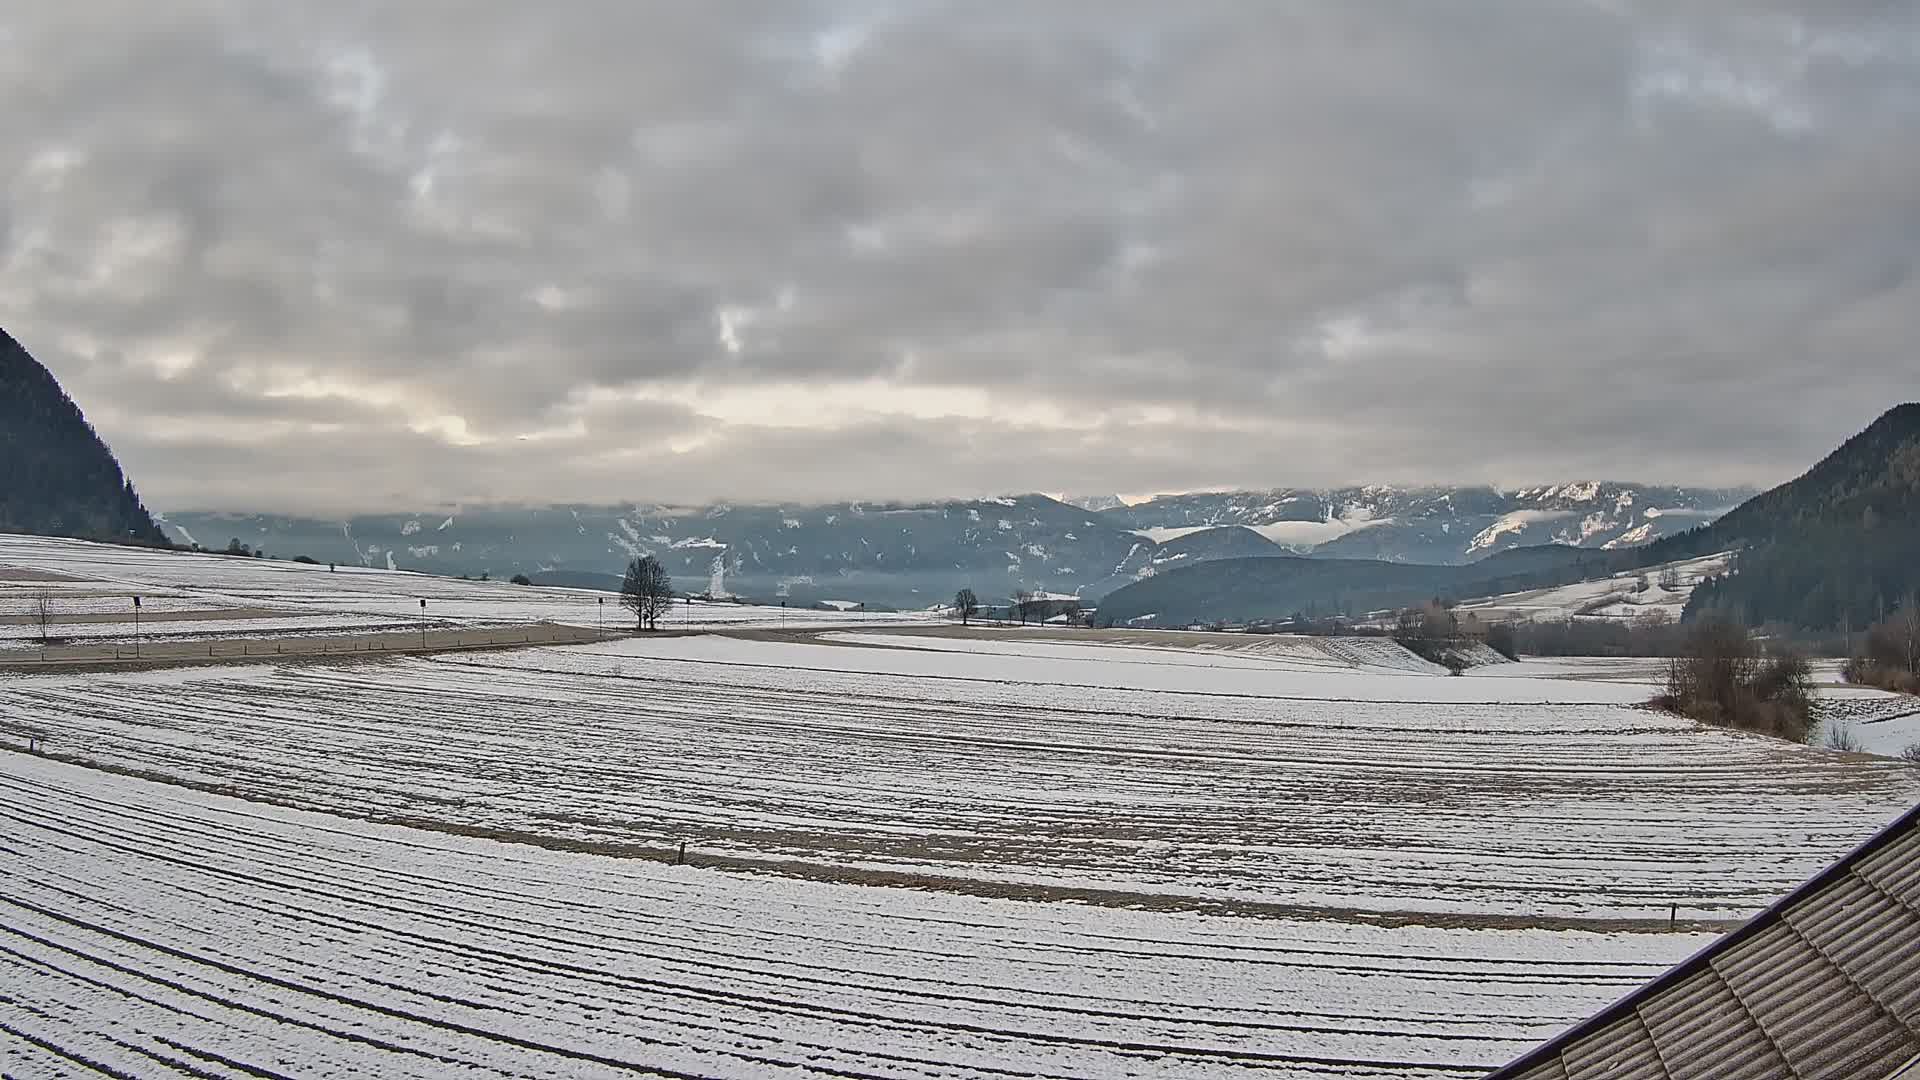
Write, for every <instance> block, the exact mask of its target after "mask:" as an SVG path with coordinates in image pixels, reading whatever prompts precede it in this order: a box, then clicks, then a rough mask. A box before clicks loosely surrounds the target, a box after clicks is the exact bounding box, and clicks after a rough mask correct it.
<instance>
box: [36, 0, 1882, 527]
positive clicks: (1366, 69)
mask: <svg viewBox="0 0 1920 1080" xmlns="http://www.w3.org/2000/svg"><path fill="white" fill-rule="evenodd" d="M0 101H4V102H5V103H6V104H5V105H4V106H0V146H4V147H6V150H4V151H0V323H4V325H6V326H7V328H8V329H9V330H10V331H12V332H13V333H14V334H15V336H17V337H19V338H20V339H21V340H22V341H23V342H25V343H26V344H27V345H28V347H29V348H30V349H32V350H33V351H34V353H35V354H36V355H37V356H39V357H40V358H41V359H42V360H44V361H45V362H47V363H48V364H49V366H50V367H52V368H53V369H54V371H55V373H56V374H57V375H59V376H60V377H61V379H62V380H63V382H65V383H66V384H67V385H68V386H69V387H70V389H71V390H72V391H73V392H74V393H75V395H76V396H77V397H78V398H79V399H80V401H81V403H82V405H83V407H85V408H86V409H87V410H88V411H89V414H90V416H92V417H93V418H94V419H95V420H96V423H97V425H98V426H99V427H100V428H101V430H102V431H103V432H104V433H105V434H106V435H107V436H108V438H109V440H110V441H111V442H112V443H113V444H114V445H115V447H116V449H117V450H119V451H120V452H121V454H122V455H123V457H124V458H125V459H126V462H127V464H128V466H129V468H130V469H131V470H132V471H133V473H134V475H135V477H136V478H137V480H138V481H139V483H140V484H141V485H142V487H143V489H144V490H145V491H146V492H147V494H148V497H149V500H150V501H151V502H153V503H155V504H156V505H159V506H162V507H175V508H186V507H215V506H218V507H249V508H278V509H288V510H299V509H317V508H342V507H347V506H354V505H358V506H365V507H367V508H373V507H376V506H379V505H391V504H426V503H443V502H450V501H456V500H476V499H546V498H555V499H595V498H599V499H607V500H613V499H622V498H641V499H668V500H674V501H689V500H698V499H704V498H721V497H727V498H755V497H775V498H789V499H804V498H815V497H834V496H857V497H881V496H890V495H935V494H968V493H980V492H993V491H1000V490H1004V489H1007V488H1041V489H1046V490H1055V489H1060V490H1081V491H1085V490H1119V491H1128V492H1134V491H1143V490H1157V489H1167V488H1186V487H1198V486H1219V485H1261V486H1267V485H1280V484H1317V483H1337V482H1354V481H1374V480H1383V481H1417V480H1433V481H1455V480H1458V481H1473V480H1491V481H1496V482H1510V483H1511V482H1522V481H1529V480H1546V479H1560V478H1569V477H1586V476H1608V477H1624V478H1639V479H1649V480H1672V481H1678V482H1703V483H1705V482H1710V483H1725V482H1743V481H1744V482H1757V483H1766V482H1773V481H1777V480H1780V479H1783V478H1785V477H1786V476H1788V475H1791V474H1793V473H1794V472H1796V471H1797V470H1798V469H1799V468H1801V467H1803V466H1804V465H1805V464H1807V463H1808V462H1809V461H1810V460H1811V459H1812V458H1813V457H1815V456H1817V455H1818V454H1819V453H1821V452H1822V451H1824V450H1825V449H1827V448H1829V447H1830V446H1831V445H1833V444H1834V443H1835V442H1837V441H1838V440H1839V439H1840V438H1842V437H1844V436H1845V435H1846V434H1848V433H1850V432H1851V431H1853V430H1855V429H1857V428H1858V427H1860V426H1862V425H1863V424H1864V423H1865V422H1866V421H1868V420H1869V419H1871V418H1872V417H1873V416H1874V415H1875V414H1877V412H1878V411H1879V410H1880V409H1882V408H1884V407H1885V406H1887V405H1888V404H1891V403H1892V402H1894V401H1896V400H1899V399H1900V398H1902V397H1908V396H1911V395H1912V393H1913V370H1914V367H1913V364H1914V362H1913V359H1912V350H1913V342H1914V341H1915V340H1916V337H1917V336H1920V335H1917V334H1916V331H1920V315H1916V314H1915V313H1916V312H1920V284H1916V274H1915V266H1914V255H1913V254H1912V253H1913V252H1914V251H1915V250H1916V241H1920V185H1916V184H1914V183H1913V178H1914V177H1915V176H1920V136H1916V134H1915V132H1920V13H1916V10H1915V9H1914V8H1912V6H1911V5H1885V4H1876V3H1865V2H1862V3H1822V4H1813V3H1806V4H1794V3H1788V2H1786V0H1769V2H1766V3H1758V4H1756V3H1741V4H1710V3H1702V4H1696V5H1679V6H1676V5H1671V4H1658V5H1656V4H1651V3H1638V2H1629V0H1614V2H1611V3H1602V2H1599V0H1559V2H1547V3H1542V2H1538V0H1528V2H1520V0H1510V2H1488V3H1484V4H1480V5H1475V6H1473V7H1471V8H1463V7H1461V6H1459V5H1449V6H1444V7H1441V6H1435V5H1427V4H1415V3H1405V4H1400V3H1383V4H1365V5H1359V4H1341V3H1327V4H1324V5H1317V6H1313V7H1303V6H1300V5H1246V4H1238V3H1228V2H1225V0H1200V2H1197V3H1193V4H1184V5H1172V6H1170V5H1165V4H1160V3H1149V2H1146V0H1100V2H1095V0H1053V2H1046V3H1039V4H1026V5H1018V6H1005V7H987V8H982V7H980V6H979V5H970V4H959V3H939V2H931V0H918V2H913V3H884V4H883V3H878V2H877V0H876V2H858V0H819V2H810V3H803V2H790V0H779V2H775V0H763V2H746V0H743V2H740V3H728V4H680V3H667V2H664V0H663V2H658V3H633V2H627V0H619V2H615V0H605V2H589V0H580V2H576V3H570V4H567V5H564V6H561V7H559V8H540V7H538V6H528V5H519V4H508V3H504V2H501V3H485V2H482V3H458V4H452V3H446V4H442V3H429V2H422V3H408V4H320V3H305V2H300V3H296V2H291V0H287V2H281V3H242V2H239V0H193V2H189V3H180V4H171V5H153V4H136V3H109V2H106V0H80V2H77V3H72V4H64V5H31V6H29V9H28V10H14V11H11V12H9V13H7V14H4V15H0ZM237 447H244V452H243V453H241V452H236V448H237Z"/></svg>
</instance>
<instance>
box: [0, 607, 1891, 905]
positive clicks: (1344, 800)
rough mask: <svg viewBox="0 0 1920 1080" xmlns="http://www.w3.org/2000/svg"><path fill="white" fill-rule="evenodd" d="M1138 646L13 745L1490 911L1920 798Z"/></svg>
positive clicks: (53, 708)
mask: <svg viewBox="0 0 1920 1080" xmlns="http://www.w3.org/2000/svg"><path fill="white" fill-rule="evenodd" d="M930 640H932V641H933V642H934V643H935V644H937V643H938V639H930ZM914 641H915V644H925V642H924V641H923V640H921V639H917V638H916V639H914ZM1388 644H1391V643H1388ZM1112 652H1113V653H1114V655H1111V656H1102V655H1100V650H1098V649H1097V648H1094V647H1083V648H1077V649H1076V647H1074V646H1065V647H1061V646H1057V645H1054V644H1051V643H1037V644H1034V645H1033V647H1031V648H1024V647H1023V648H1020V649H1016V650H1015V651H1013V652H1010V653H1001V652H996V651H987V652H979V651H971V652H959V651H945V650H940V649H937V648H930V647H893V648H875V647H870V646H868V645H865V644H860V643H856V642H849V641H839V642H832V643H821V644H805V643H795V642H785V641H748V640H739V639H734V638H727V637H717V636H711V635H708V636H693V637H662V638H636V639H625V640H622V641H619V642H609V643H602V644H598V645H592V646H581V647H570V648H540V649H526V650H514V651H510V652H499V653H480V654H462V655H457V656H455V655H449V656H443V657H436V658H432V659H396V660H391V661H383V662H381V663H379V664H372V665H355V666H343V667H334V666H328V665H317V664H316V665H300V666H285V667H282V666H269V665H262V666H258V667H253V668H229V669H222V668H209V669H195V670H194V671H192V672H188V673H175V674H173V675H172V676H170V677H169V678H168V679H166V680H165V681H163V682H155V681H151V680H144V679H140V678H137V677H133V676H129V675H122V674H78V673H76V674H71V675H46V676H33V677H31V678H23V679H13V680H8V681H6V682H5V683H4V684H0V685H4V686H5V694H4V695H3V696H0V735H4V734H5V733H8V732H11V733H13V734H14V737H16V738H24V737H25V736H29V735H33V734H35V733H38V734H39V735H40V736H41V737H44V738H46V739H48V740H49V742H48V746H49V748H50V749H51V750H53V751H54V752H57V753H62V754H69V755H72V756H74V757H76V758H78V759H81V760H87V761H98V762H101V763H104V764H111V765H118V766H126V767H132V768H141V769H153V768H160V769H162V770H164V771H165V772H166V773H167V774H168V775H172V776H177V777H180V778H182V779H186V780H191V781H195V782H200V783H207V784H215V785H220V786H221V787H223V788H232V789H234V790H237V791H239V792H242V793H244V794H248V795H251V796H257V797H263V798H268V799H273V800H280V801H287V802H291V803H294V804H296V805H302V806H308V807H312V808H316V809H326V810H334V811H338V812H342V813H349V814H353V813H375V814H379V815H381V816H390V817H399V818H405V819H427V820H444V821H448V822H449V823H450V824H455V825H459V826H461V827H477V828H489V829H510V830H519V831H530V832H537V833H541V834H544V835H556V836H562V837H566V838H569V839H578V840H586V841H596V842H620V843H635V842H640V843H660V842H666V841H668V840H671V839H672V838H675V837H682V838H685V837H692V838H694V839H696V840H697V842H698V843H699V845H700V846H703V847H705V848H706V849H708V850H711V851H718V852H722V853H725V854H728V855H732V856H735V857H739V858H749V859H778V860H793V861H795V862H797V863H799V864H803V865H811V866H822V867H831V868H835V870H836V872H844V871H847V870H849V869H855V868H857V869H864V870H873V871H888V872H901V873H909V874H915V875H932V876H933V877H934V878H936V879H939V878H950V879H953V880H955V881H971V882H984V883H992V884H993V885H994V886H995V887H1016V886H1017V887H1034V888H1043V889H1091V890H1096V891H1099V892H1103V893H1108V894H1113V893H1118V894H1124V895H1134V894H1144V895H1153V896H1160V897H1176V898H1181V899H1182V902H1193V903H1205V904H1209V905H1229V906H1231V905H1249V904H1252V905H1272V904H1279V905H1286V906H1289V907H1297V908H1304V909H1312V910H1331V911H1346V910H1354V911H1372V912H1409V911H1412V912H1427V913H1450V914H1453V915H1459V916H1467V917H1471V916H1476V915H1484V914H1488V913H1500V914H1501V915H1503V916H1519V917H1536V916H1537V917H1541V918H1548V917H1552V918H1561V917H1565V918H1581V919H1586V918H1663V917H1664V915H1665V912H1666V908H1667V905H1668V904H1672V903H1677V904H1679V905H1680V910H1681V911H1682V912H1683V913H1692V914H1695V915H1698V916H1700V917H1705V918H1731V917H1738V916H1741V915H1745V914H1747V913H1750V912H1752V911H1753V910H1756V909H1757V908H1758V907H1759V906H1761V905H1763V904H1764V903H1766V902H1767V901H1768V900H1770V899H1772V898H1773V897H1775V896H1777V895H1779V894H1780V893H1782V892H1784V891H1786V889H1787V888H1790V887H1791V886H1792V885H1794V884H1796V883H1797V882H1798V881H1799V880H1801V879H1802V878H1803V877H1805V876H1806V874H1807V873H1809V872H1811V871H1812V870H1814V869H1817V868H1818V867H1819V866H1820V865H1823V864H1824V863H1825V862H1826V861H1827V860H1829V859H1831V858H1832V857H1834V856H1835V855H1836V854H1838V853H1839V852H1841V851H1844V850H1845V849H1846V847H1847V846H1848V845H1849V844H1851V843H1853V842H1856V841H1858V840H1859V839H1861V838H1863V837H1864V836H1865V835H1867V834H1868V833H1870V832H1871V831H1872V829H1873V828H1874V827H1875V826H1876V825H1877V824H1878V823H1880V822H1882V821H1884V820H1886V819H1888V818H1890V817H1891V816H1893V814H1894V813H1896V812H1897V811H1898V810H1900V809H1904V807H1905V806H1907V805H1910V803H1911V800H1912V799H1914V798H1916V797H1920V780H1916V779H1915V778H1913V777H1912V776H1911V775H1910V774H1909V773H1908V772H1906V771H1905V770H1904V769H1902V768H1900V767H1898V766H1896V765H1895V764H1893V763H1892V762H1886V763H1881V764H1875V763H1871V762H1868V761H1865V760H1863V759H1860V758H1857V757H1851V756H1847V755H1838V754H1833V753H1829V752H1826V751H1822V750H1818V749H1814V748H1809V747H1800V746H1791V745H1787V744H1783V743H1779V742H1777V741H1774V740H1769V739H1765V738H1762V737H1759V736H1746V735H1739V734H1733V733H1727V732H1722V731H1709V730H1706V729H1703V728H1700V727H1699V726H1697V725H1694V724H1692V723H1690V722H1686V721H1682V720H1678V719H1675V718H1672V717H1668V716H1663V715H1660V714H1656V713H1652V712H1648V711H1646V710H1642V709H1635V708H1627V707H1622V706H1621V705H1619V704H1612V703H1608V702H1607V700H1606V699H1605V698H1603V697H1601V695H1603V694H1605V693H1606V692H1607V691H1608V690H1609V689H1613V690H1614V691H1615V694H1616V695H1617V696H1642V691H1641V690H1640V688H1637V687H1633V686H1631V685H1628V686H1619V687H1610V686H1609V684H1606V683H1599V682H1595V683H1584V684H1583V683H1580V682H1577V681H1571V680H1556V679H1540V680H1527V679H1518V678H1484V679H1480V678H1474V677H1472V676H1467V677H1461V678H1450V677H1447V676H1438V675H1435V676H1423V675H1414V674H1391V673H1382V672H1378V671H1373V670H1365V669H1362V670H1354V669H1347V670H1341V669H1339V668H1338V667H1336V666H1334V665H1335V664H1336V661H1334V660H1333V659H1331V658H1321V659H1319V660H1315V661H1313V662H1312V663H1311V664H1309V663H1305V662H1301V663H1294V662H1291V661H1287V660H1285V659H1282V660H1280V661H1278V662H1276V661H1275V660H1274V659H1272V658H1269V657H1261V656H1258V655H1234V654H1214V653H1210V652H1207V651H1204V650H1194V651H1193V652H1192V653H1191V654H1190V656H1188V657H1181V656H1178V655H1174V654H1172V653H1170V652H1168V651H1165V650H1154V649H1131V650H1130V649H1115V650H1112ZM1535 683H1538V684H1541V685H1539V686H1535V685H1533V684H1535ZM1596 699H1599V700H1596ZM1616 700H1617V697H1616ZM1787 821H1790V822H1792V828H1791V829H1790V830H1787V829H1782V828H1781V827H1780V823H1781V822H1787ZM1383 837H1392V838H1393V839H1392V841H1391V843H1385V842H1383V840H1382V838H1383ZM1574 853H1577V854H1574Z"/></svg>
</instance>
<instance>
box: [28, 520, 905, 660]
mask: <svg viewBox="0 0 1920 1080" xmlns="http://www.w3.org/2000/svg"><path fill="white" fill-rule="evenodd" d="M22 572H24V573H22ZM42 591H45V592H47V593H49V594H50V596H51V602H52V605H53V608H54V611H55V613H56V616H65V615H74V614H94V613H97V612H112V613H117V614H120V615H123V616H124V617H125V621H124V623H116V624H111V625H112V627H113V629H111V630H110V631H103V630H91V631H79V630H78V629H77V628H78V627H79V626H80V625H82V624H62V625H60V626H59V627H58V628H57V632H58V633H59V634H60V636H65V637H82V636H84V637H112V638H115V639H120V638H125V639H127V640H131V638H132V636H133V610H132V597H133V596H136V595H137V596H139V597H140V598H141V605H142V608H141V610H142V612H143V614H146V613H148V612H151V613H152V614H153V615H156V616H158V615H162V614H163V613H166V612H180V611H221V610H230V609H241V608H245V609H267V610H270V611H272V612H275V613H278V614H280V615H283V616H287V617H290V618H296V619H297V618H298V617H300V616H303V615H305V616H310V617H312V618H313V619H314V620H315V621H314V622H313V624H312V625H313V626H314V627H315V628H316V629H320V628H324V629H335V628H337V627H339V626H341V625H344V624H346V623H348V622H350V621H351V619H352V618H357V619H359V620H362V622H363V623H364V625H366V626H367V627H368V628H377V627H381V626H387V625H391V624H392V623H393V622H394V620H396V619H399V620H411V621H413V623H414V624H415V625H418V623H419V622H421V621H425V622H429V623H432V624H435V625H460V624H468V625H510V624H525V623H534V622H552V623H560V624H565V625H572V626H583V627H594V626H599V625H601V622H602V620H604V623H605V625H606V626H607V627H609V628H617V627H619V626H622V625H624V624H626V623H627V622H629V621H630V617H629V616H628V615H627V614H626V612H625V611H623V610H622V609H621V608H620V607H619V606H618V604H617V602H616V601H617V598H616V597H614V596H612V595H611V594H609V593H604V592H595V591H592V590H587V589H563V588H550V587H545V586H526V585H513V584H511V583H508V582H503V581H464V580H461V579H458V578H443V577H433V576H430V575H426V574H414V573H407V572H405V571H395V570H375V569H369V568H366V567H359V566H341V567H339V568H338V569H337V570H329V569H328V568H327V567H325V566H309V565H306V564H304V563H293V562H278V561H274V560H270V559H245V558H236V557H232V556H226V555H207V554H192V553H185V552H157V551H150V550H146V549H142V548H127V547H118V546H114V545H108V544H94V543H89V542H87V541H84V540H63V539H57V538H49V537H39V536H18V535H11V534H0V616H7V615H13V616H18V617H22V619H23V620H24V618H25V617H27V616H29V615H30V613H31V611H32V610H33V606H34V603H35V600H36V597H37V596H38V595H39V594H40V593H41V592H42ZM422 600H425V601H426V606H425V607H422V606H421V601H422ZM927 618H928V616H927V615H925V614H923V613H918V612H909V613H904V614H885V615H883V614H880V613H877V612H876V613H872V614H867V613H864V612H860V611H812V610H799V609H794V610H787V609H784V608H780V607H773V606H764V605H762V606H755V605H748V604H734V603H728V602H715V603H708V602H704V601H688V600H682V601H678V602H676V603H675V604H674V605H673V608H672V610H671V611H670V612H668V613H667V614H666V615H665V616H664V617H663V618H662V619H661V621H660V625H661V626H662V627H663V628H667V629H677V628H683V627H685V628H698V627H721V626H724V627H750V626H759V627H780V626H788V627H804V626H862V625H865V626H878V625H888V624H899V623H914V622H924V621H926V620H927ZM146 621H147V622H152V623H159V622H161V621H162V620H161V619H160V618H149V619H147V620H146ZM93 625H95V626H99V625H102V624H93ZM143 629H149V630H150V629H151V628H149V627H144V626H143ZM256 629H259V628H256ZM286 629H287V627H286V625H285V624H283V625H282V627H280V628H279V630H280V632H285V630H286ZM29 630H30V631H31V635H33V636H37V635H38V632H39V631H38V627H37V626H34V627H28V626H24V625H17V626H0V636H7V637H14V638H19V637H23V636H27V635H28V633H29ZM70 631H72V632H70ZM195 632H196V633H199V632H201V631H200V630H196V631H195Z"/></svg>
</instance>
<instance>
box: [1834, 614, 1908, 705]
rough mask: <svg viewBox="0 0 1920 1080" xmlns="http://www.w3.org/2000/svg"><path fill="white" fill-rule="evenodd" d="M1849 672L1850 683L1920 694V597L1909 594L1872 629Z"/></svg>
mask: <svg viewBox="0 0 1920 1080" xmlns="http://www.w3.org/2000/svg"><path fill="white" fill-rule="evenodd" d="M1845 674H1846V678H1847V681H1848V682H1854V683H1863V684H1865V685H1869V686H1878V687H1881V688H1882V689H1886V690H1897V691H1900V692H1901V693H1907V694H1920V596H1916V595H1915V594H1913V593H1908V594H1907V597H1906V599H1905V600H1904V601H1902V602H1901V604H1900V606H1899V607H1898V608H1895V609H1894V611H1893V613H1892V614H1890V615H1888V616H1887V617H1886V618H1884V619H1882V620H1880V621H1879V622H1877V623H1875V624H1874V625H1873V626H1871V627H1869V628H1868V630H1867V633H1866V635H1865V637H1864V638H1862V639H1861V641H1860V642H1859V647H1858V648H1857V649H1856V650H1855V652H1854V654H1853V656H1851V657H1849V658H1848V660H1847V666H1846V669H1845Z"/></svg>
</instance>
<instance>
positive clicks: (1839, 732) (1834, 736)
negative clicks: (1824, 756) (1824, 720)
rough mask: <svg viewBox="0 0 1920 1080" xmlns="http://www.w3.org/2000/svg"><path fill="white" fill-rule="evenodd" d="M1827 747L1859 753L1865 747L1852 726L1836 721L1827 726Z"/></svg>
mask: <svg viewBox="0 0 1920 1080" xmlns="http://www.w3.org/2000/svg"><path fill="white" fill-rule="evenodd" d="M1827 749H1829V750H1841V751H1844V752H1846V753H1849V754H1858V753H1860V752H1861V751H1862V749H1863V747H1862V746H1861V745H1860V737H1859V736H1858V735H1855V734H1854V733H1853V729H1852V728H1850V727H1848V726H1847V725H1845V724H1842V723H1834V724H1831V725H1828V726H1827Z"/></svg>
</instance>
